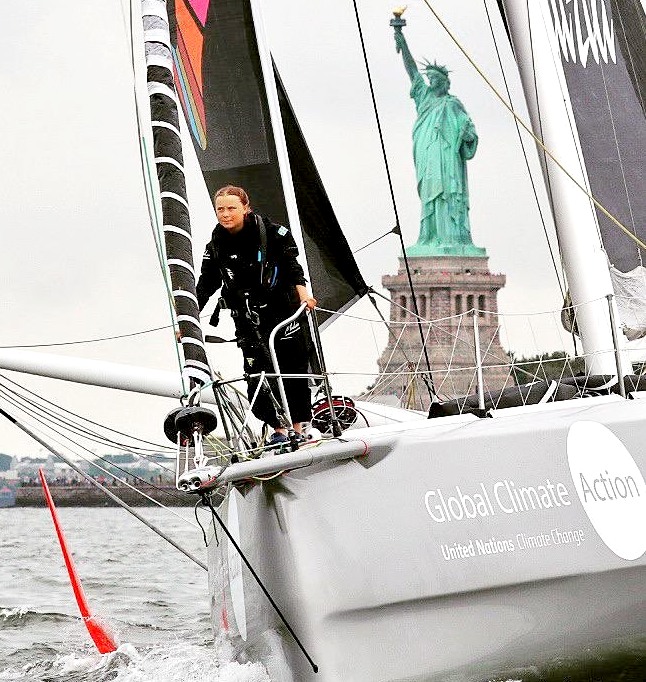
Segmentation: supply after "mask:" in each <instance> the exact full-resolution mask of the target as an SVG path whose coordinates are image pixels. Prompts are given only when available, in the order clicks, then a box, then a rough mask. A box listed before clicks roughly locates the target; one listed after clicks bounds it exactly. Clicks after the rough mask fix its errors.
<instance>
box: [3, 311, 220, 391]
mask: <svg viewBox="0 0 646 682" xmlns="http://www.w3.org/2000/svg"><path fill="white" fill-rule="evenodd" d="M207 317H210V313H205V314H204V315H201V316H200V319H205V318H207ZM164 329H173V325H172V324H165V325H163V326H161V327H152V328H151V329H142V330H141V331H138V332H129V333H128V334H117V335H116V336H103V337H99V338H97V339H83V340H81V341H58V342H54V343H24V344H21V345H13V346H0V350H11V349H13V348H50V347H52V348H53V347H56V346H76V345H81V344H85V343H100V342H101V341H116V340H119V339H128V338H131V337H133V336H142V335H143V334H151V333H153V332H159V331H162V330H164ZM202 388H204V387H202Z"/></svg>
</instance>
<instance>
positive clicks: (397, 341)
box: [367, 287, 430, 371]
mask: <svg viewBox="0 0 646 682" xmlns="http://www.w3.org/2000/svg"><path fill="white" fill-rule="evenodd" d="M367 293H368V298H369V299H370V302H371V303H372V305H373V306H374V308H375V310H376V311H377V315H379V317H380V318H381V321H382V322H383V324H384V325H385V327H386V330H387V331H388V333H389V334H390V335H391V336H392V338H393V340H394V341H395V345H397V344H399V339H398V338H397V337H396V335H395V332H394V331H393V329H391V327H390V324H389V323H388V322H387V321H386V318H385V317H384V316H383V314H382V312H381V310H379V307H378V306H377V302H376V301H375V300H374V298H373V297H372V296H371V294H374V295H375V296H381V297H382V298H383V299H384V300H386V301H388V302H389V303H392V301H390V299H388V298H386V297H385V296H384V295H383V294H380V293H379V292H378V291H375V290H374V289H373V288H372V287H370V289H369V290H368V292H367ZM420 320H421V318H420ZM420 328H421V326H420ZM403 331H404V329H402V334H403ZM400 338H401V334H400ZM423 342H424V338H423V337H422V343H423ZM406 350H407V349H406V348H404V347H402V348H401V352H402V354H403V356H404V359H405V360H406V361H407V362H411V360H410V358H409V357H408V355H407V354H406ZM408 350H409V351H410V348H409V349H408ZM393 352H394V349H393ZM391 358H392V356H391ZM389 362H390V359H389ZM386 366H387V365H386ZM429 371H430V370H429Z"/></svg>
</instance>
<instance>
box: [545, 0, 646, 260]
mask: <svg viewBox="0 0 646 682" xmlns="http://www.w3.org/2000/svg"><path fill="white" fill-rule="evenodd" d="M550 6H551V7H550V9H551V17H552V21H553V23H554V27H555V32H556V35H557V37H558V40H559V44H560V51H561V62H562V65H563V71H564V73H565V79H566V81H567V89H568V92H569V96H570V102H571V104H572V110H573V112H574V119H575V122H576V128H577V131H578V135H579V140H580V143H581V149H582V152H583V157H584V160H585V166H586V170H587V173H588V178H589V180H590V187H591V189H592V194H593V195H594V197H595V198H596V199H597V201H599V202H600V203H601V204H602V205H603V206H604V207H605V208H606V209H607V210H608V211H609V212H610V213H611V214H612V215H613V216H615V217H616V218H617V219H618V220H619V221H620V222H621V223H622V224H623V225H625V226H626V227H627V228H628V229H629V230H630V231H631V232H633V233H634V234H636V235H637V236H638V237H639V238H640V239H641V240H642V241H643V240H645V239H646V192H644V175H645V174H644V170H645V167H646V109H645V107H644V102H645V96H646V89H645V86H646V83H645V80H644V79H645V78H646V75H645V74H646V71H645V70H644V69H645V68H646V17H645V16H644V8H643V5H642V4H641V2H639V1H635V0H578V1H577V2H572V3H562V2H556V3H550ZM597 217H598V220H599V226H600V229H601V235H602V240H603V245H604V248H605V250H606V253H607V254H608V258H609V261H610V263H611V264H612V265H613V266H614V267H616V268H617V269H618V270H620V271H622V272H627V271H629V270H632V269H633V268H635V267H637V266H639V265H642V263H641V258H640V254H639V247H638V246H637V244H636V243H635V242H634V241H633V240H631V239H630V238H629V237H628V236H627V235H625V234H624V233H623V232H621V230H619V229H618V228H617V226H616V225H615V224H614V223H613V222H612V221H611V220H610V219H609V218H608V217H607V216H606V215H604V214H603V213H602V212H601V211H599V210H597Z"/></svg>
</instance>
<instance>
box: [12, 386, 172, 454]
mask: <svg viewBox="0 0 646 682" xmlns="http://www.w3.org/2000/svg"><path fill="white" fill-rule="evenodd" d="M0 379H4V381H6V382H8V383H10V384H13V385H14V386H17V387H18V388H20V389H21V390H22V391H24V392H25V393H28V394H29V395H32V396H34V398H37V399H38V400H41V401H42V402H44V403H47V404H48V405H51V406H52V407H55V408H57V409H59V410H60V411H61V412H65V413H66V414H69V415H72V416H73V417H76V418H77V419H80V420H82V421H85V422H87V423H88V424H92V425H93V426H99V427H101V428H102V429H105V430H106V431H111V432H112V433H116V434H118V435H120V436H125V437H126V438H132V439H133V440H135V441H139V442H140V443H146V444H147V445H153V446H154V447H155V448H156V449H161V450H169V451H173V452H174V451H175V449H174V448H171V447H169V446H167V445H160V444H158V443H154V442H152V441H149V440H145V439H143V438H138V437H137V436H133V435H131V434H129V433H124V432H123V431H117V430H116V429H113V428H110V427H109V426H105V425H104V424H99V423H98V422H95V421H92V420H91V419H88V418H87V417H83V416H82V415H79V414H76V413H75V412H72V411H71V410H67V409H65V408H64V407H62V406H60V405H56V404H55V403H53V402H51V401H50V400H47V398H44V397H43V396H40V395H37V394H36V393H34V392H33V391H30V390H29V389H28V388H26V387H25V386H23V385H22V384H20V383H18V382H17V381H13V380H12V379H10V378H9V377H7V376H6V375H4V374H0ZM137 449H140V448H137Z"/></svg>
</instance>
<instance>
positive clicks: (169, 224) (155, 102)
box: [141, 0, 211, 384]
mask: <svg viewBox="0 0 646 682" xmlns="http://www.w3.org/2000/svg"><path fill="white" fill-rule="evenodd" d="M141 7H142V19H143V27H144V34H143V37H144V49H145V55H146V71H147V83H148V95H149V99H150V114H151V121H152V128H153V144H154V161H155V166H156V168H157V178H158V181H159V196H160V203H161V210H162V219H163V229H164V244H165V252H166V265H167V267H168V270H169V272H170V279H171V286H172V296H173V301H174V307H175V311H176V319H177V323H178V325H179V329H180V333H181V339H182V349H183V355H184V366H183V371H182V373H183V375H184V376H185V377H186V378H187V379H188V380H189V382H190V383H195V382H197V383H199V384H205V383H207V382H208V381H210V379H211V370H210V368H209V364H208V359H207V356H206V351H205V347H204V340H203V338H202V329H201V327H200V320H199V308H198V305H197V297H196V295H195V268H194V265H193V243H192V238H191V226H190V218H189V208H188V200H187V196H186V181H185V175H184V160H183V154H182V144H181V137H180V133H179V130H180V126H179V113H178V96H177V93H176V91H175V86H174V79H173V61H172V56H171V41H170V33H169V27H168V16H167V12H166V2H165V0H144V1H143V2H142V5H141Z"/></svg>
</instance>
